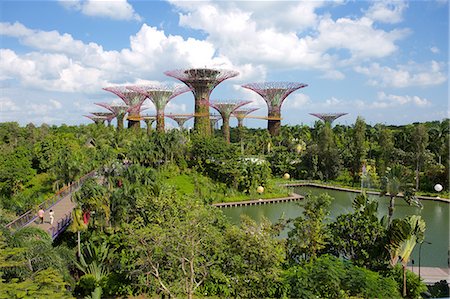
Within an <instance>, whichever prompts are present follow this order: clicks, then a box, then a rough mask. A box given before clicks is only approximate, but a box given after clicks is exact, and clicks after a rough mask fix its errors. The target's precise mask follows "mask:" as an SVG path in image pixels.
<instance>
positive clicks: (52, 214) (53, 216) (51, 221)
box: [48, 210, 55, 224]
mask: <svg viewBox="0 0 450 299" xmlns="http://www.w3.org/2000/svg"><path fill="white" fill-rule="evenodd" d="M48 215H49V216H50V224H53V220H55V212H53V210H50V212H48Z"/></svg>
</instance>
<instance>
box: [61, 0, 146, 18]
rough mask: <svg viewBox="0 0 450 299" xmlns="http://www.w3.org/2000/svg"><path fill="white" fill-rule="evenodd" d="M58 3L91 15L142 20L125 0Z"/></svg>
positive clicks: (62, 0) (64, 0) (71, 0)
mask: <svg viewBox="0 0 450 299" xmlns="http://www.w3.org/2000/svg"><path fill="white" fill-rule="evenodd" d="M59 3H60V4H61V5H62V6H64V7H65V8H67V9H72V10H77V11H81V13H83V14H85V15H88V16H92V17H106V18H111V19H114V20H136V21H142V18H141V16H139V15H138V14H137V13H136V12H135V11H134V9H133V7H132V6H131V5H130V3H128V1H127V0H59Z"/></svg>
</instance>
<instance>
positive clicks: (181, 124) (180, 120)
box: [167, 114, 194, 129]
mask: <svg viewBox="0 0 450 299" xmlns="http://www.w3.org/2000/svg"><path fill="white" fill-rule="evenodd" d="M167 117H169V118H171V119H173V120H174V121H176V123H177V124H178V127H180V129H183V128H184V124H185V123H186V122H187V121H188V120H190V119H191V118H193V117H194V115H191V114H187V115H171V114H168V115H167Z"/></svg>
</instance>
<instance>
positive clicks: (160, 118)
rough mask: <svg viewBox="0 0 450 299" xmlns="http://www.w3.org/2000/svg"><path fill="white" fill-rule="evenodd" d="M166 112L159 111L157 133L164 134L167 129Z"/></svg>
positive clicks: (157, 114)
mask: <svg viewBox="0 0 450 299" xmlns="http://www.w3.org/2000/svg"><path fill="white" fill-rule="evenodd" d="M165 125H166V123H165V120H164V112H161V111H157V113H156V131H157V132H159V133H163V132H164V128H165Z"/></svg>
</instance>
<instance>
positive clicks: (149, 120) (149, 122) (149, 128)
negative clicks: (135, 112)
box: [142, 115, 156, 135]
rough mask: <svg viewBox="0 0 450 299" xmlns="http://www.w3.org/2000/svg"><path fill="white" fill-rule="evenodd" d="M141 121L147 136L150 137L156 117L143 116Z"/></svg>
mask: <svg viewBox="0 0 450 299" xmlns="http://www.w3.org/2000/svg"><path fill="white" fill-rule="evenodd" d="M142 119H143V120H144V122H145V125H146V126H147V134H148V135H150V134H151V132H152V124H153V123H154V122H155V120H156V116H155V115H143V116H142Z"/></svg>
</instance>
